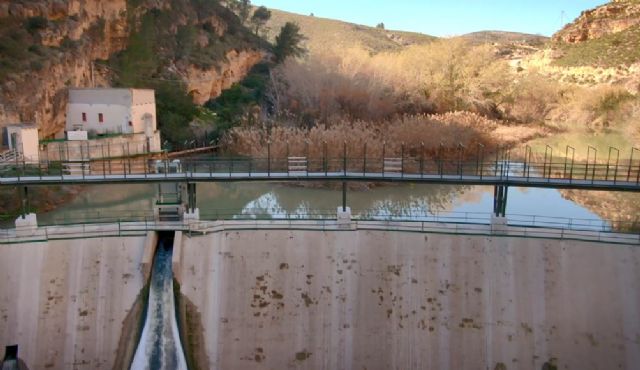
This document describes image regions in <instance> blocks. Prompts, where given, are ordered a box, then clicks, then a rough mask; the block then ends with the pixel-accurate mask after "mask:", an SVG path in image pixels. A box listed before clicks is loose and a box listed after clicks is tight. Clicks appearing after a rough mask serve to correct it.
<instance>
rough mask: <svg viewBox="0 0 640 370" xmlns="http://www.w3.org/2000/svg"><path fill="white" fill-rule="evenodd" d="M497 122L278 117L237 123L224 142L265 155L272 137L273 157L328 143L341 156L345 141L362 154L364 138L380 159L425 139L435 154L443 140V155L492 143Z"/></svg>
mask: <svg viewBox="0 0 640 370" xmlns="http://www.w3.org/2000/svg"><path fill="white" fill-rule="evenodd" d="M495 127H496V125H495V123H494V122H492V121H488V120H486V119H483V118H482V117H479V116H477V115H474V114H470V113H451V114H447V115H436V116H426V115H414V116H403V117H398V118H396V119H394V120H391V121H386V122H383V123H371V122H364V121H355V122H353V121H349V120H338V121H335V122H333V123H331V124H327V125H319V126H315V127H312V128H309V129H306V128H300V127H296V126H295V125H290V124H289V123H288V122H286V121H281V122H280V123H279V124H276V125H275V126H272V127H270V126H267V125H264V126H262V127H257V128H256V127H253V128H252V127H236V128H234V129H232V130H231V131H230V132H229V134H228V135H227V136H226V137H225V140H224V144H225V146H226V147H227V148H228V149H229V150H231V151H232V152H234V153H236V154H241V155H250V156H262V157H266V155H267V153H266V151H267V142H269V141H270V142H271V143H272V144H271V145H270V149H271V154H272V156H273V157H274V158H275V157H281V158H282V157H284V156H286V154H287V148H288V149H289V153H290V154H292V155H302V154H303V153H304V154H307V153H306V152H308V155H309V156H310V157H315V158H319V157H321V156H322V155H323V150H324V148H323V142H326V144H327V150H328V153H327V154H328V156H329V157H333V158H342V156H343V153H342V151H343V143H344V142H345V141H346V142H347V143H348V148H349V153H348V155H349V156H350V157H360V158H362V156H363V155H364V153H363V151H364V146H365V143H366V145H367V157H370V158H381V157H382V155H383V151H384V152H385V156H387V157H393V156H399V155H400V152H401V149H402V145H403V144H404V146H405V153H407V154H408V155H409V154H410V155H413V156H419V155H420V154H421V153H422V152H421V151H422V148H423V146H422V145H423V144H424V150H425V152H424V153H423V154H425V155H427V154H430V155H432V156H433V155H436V153H437V152H438V151H439V149H440V144H441V143H442V144H444V148H445V149H446V153H445V154H448V156H449V157H454V156H455V155H456V149H457V147H458V145H459V144H462V145H464V146H465V147H466V148H473V149H472V150H471V151H469V153H470V154H471V153H475V148H476V147H477V145H478V144H483V145H485V146H487V147H489V146H491V145H492V144H493V142H492V139H491V137H490V132H491V131H492V130H493V129H495ZM307 142H308V144H307ZM385 142H386V144H385Z"/></svg>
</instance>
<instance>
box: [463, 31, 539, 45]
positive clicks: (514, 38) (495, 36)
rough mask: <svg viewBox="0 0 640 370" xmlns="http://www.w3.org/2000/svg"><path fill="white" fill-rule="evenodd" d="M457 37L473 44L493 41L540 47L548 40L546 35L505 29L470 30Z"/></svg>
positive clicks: (494, 42) (495, 42)
mask: <svg viewBox="0 0 640 370" xmlns="http://www.w3.org/2000/svg"><path fill="white" fill-rule="evenodd" d="M459 37H460V38H462V39H465V40H467V41H469V42H471V43H472V44H474V45H478V44H486V43H493V44H519V45H524V46H531V47H540V46H543V45H544V44H545V43H546V42H547V41H549V38H548V37H546V36H541V35H532V34H528V33H520V32H505V31H480V32H472V33H467V34H464V35H462V36H459Z"/></svg>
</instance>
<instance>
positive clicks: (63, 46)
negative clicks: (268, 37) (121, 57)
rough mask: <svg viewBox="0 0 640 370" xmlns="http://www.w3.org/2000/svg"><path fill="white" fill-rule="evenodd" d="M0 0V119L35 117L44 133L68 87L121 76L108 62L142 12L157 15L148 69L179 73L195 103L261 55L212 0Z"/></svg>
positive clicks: (117, 80) (52, 126)
mask: <svg viewBox="0 0 640 370" xmlns="http://www.w3.org/2000/svg"><path fill="white" fill-rule="evenodd" d="M0 1H2V2H0V51H1V53H0V126H2V125H6V124H9V123H15V122H35V123H37V124H38V126H39V127H40V129H41V130H40V135H41V137H43V138H44V137H51V136H52V135H54V134H55V133H56V132H58V131H60V130H61V129H62V128H63V127H64V122H65V111H66V101H67V89H68V88H69V87H90V86H111V85H113V84H120V85H122V84H124V83H126V82H123V81H127V79H123V78H121V77H122V76H121V74H124V72H122V71H119V70H118V68H115V67H114V66H113V63H110V62H109V61H111V60H113V59H114V57H115V56H117V55H118V54H119V53H122V52H126V51H127V50H128V49H130V48H132V47H134V46H135V45H134V44H133V42H134V41H135V40H132V38H133V36H134V35H136V34H137V33H140V29H141V28H143V27H144V25H145V23H144V19H146V18H145V17H147V16H148V15H149V14H152V15H154V16H155V17H156V18H157V19H162V20H163V22H156V23H155V24H154V26H155V28H154V29H153V30H152V31H153V34H154V35H158V38H159V39H162V40H152V39H147V40H143V42H147V43H155V44H156V45H151V47H150V48H149V50H151V53H152V54H153V55H152V58H153V59H155V60H158V61H161V63H158V65H157V66H156V67H155V68H156V70H154V71H152V72H153V73H150V75H151V76H153V78H155V77H156V76H159V78H160V77H162V78H166V76H167V75H166V73H165V72H167V71H168V72H170V73H171V76H177V77H175V78H181V79H182V80H183V82H184V84H185V85H186V86H187V88H188V91H189V92H190V93H191V94H192V96H193V98H194V101H195V102H196V103H198V104H202V103H204V102H206V101H207V100H209V99H211V98H215V97H217V96H218V95H219V94H220V93H221V91H222V90H223V89H225V88H228V87H229V86H231V85H232V84H233V83H235V82H237V81H239V80H241V79H242V78H243V77H244V76H245V75H246V74H247V72H248V71H249V70H250V69H251V68H252V67H253V65H254V64H256V63H258V62H259V61H261V60H262V59H263V57H264V55H265V51H264V45H263V44H260V42H259V41H257V40H255V39H253V38H252V37H251V34H250V32H248V31H247V30H246V29H244V27H242V25H240V23H239V21H238V20H237V18H236V17H235V15H233V13H231V12H230V11H228V10H227V9H226V8H224V7H222V6H220V5H219V4H218V3H217V2H215V1H203V0H171V1H169V0H129V1H127V0H109V1H101V0H30V1H27V0H17V1H14V0H12V1H6V0H0ZM162 16H163V17H164V18H162ZM185 35H187V36H188V37H187V36H185ZM174 36H175V37H174ZM167 39H171V41H172V42H170V43H169V42H163V40H167ZM136 53H139V51H138V50H132V52H131V53H129V54H130V55H135V54H136ZM131 63H132V64H136V63H137V61H136V60H132V61H131ZM168 72H167V73H168ZM149 78H151V77H149ZM138 83H139V81H138ZM133 87H148V86H133ZM150 87H152V88H153V86H150Z"/></svg>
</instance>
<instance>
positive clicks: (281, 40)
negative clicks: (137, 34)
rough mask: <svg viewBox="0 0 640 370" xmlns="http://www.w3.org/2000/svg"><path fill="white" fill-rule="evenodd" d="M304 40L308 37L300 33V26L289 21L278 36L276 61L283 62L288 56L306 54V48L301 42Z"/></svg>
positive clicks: (275, 51) (275, 50)
mask: <svg viewBox="0 0 640 370" xmlns="http://www.w3.org/2000/svg"><path fill="white" fill-rule="evenodd" d="M304 40H306V37H304V35H302V34H301V33H300V26H298V25H297V24H295V23H293V22H287V23H286V24H285V25H284V26H283V27H282V29H280V34H279V35H278V36H276V45H275V48H274V54H275V57H276V63H282V62H284V61H285V59H287V58H288V57H299V56H302V55H304V53H305V52H306V50H305V49H304V48H303V47H302V46H300V43H301V42H302V41H304Z"/></svg>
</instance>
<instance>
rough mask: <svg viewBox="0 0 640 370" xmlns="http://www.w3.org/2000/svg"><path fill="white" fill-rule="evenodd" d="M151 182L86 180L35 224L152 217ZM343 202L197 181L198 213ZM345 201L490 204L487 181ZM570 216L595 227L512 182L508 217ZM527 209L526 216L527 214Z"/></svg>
mask: <svg viewBox="0 0 640 370" xmlns="http://www.w3.org/2000/svg"><path fill="white" fill-rule="evenodd" d="M155 192H156V185H147V184H142V185H138V184H135V185H134V184H132V185H97V186H89V187H87V188H86V191H84V192H83V193H82V194H80V195H79V196H78V197H77V198H76V199H75V200H73V201H72V202H71V203H68V204H66V205H64V206H63V207H61V208H59V209H57V210H55V211H53V212H50V213H47V214H43V215H39V216H38V218H39V221H41V223H53V222H56V223H61V222H65V221H66V222H78V221H98V220H103V219H116V220H117V219H130V218H131V217H141V218H142V217H151V216H152V215H153V211H152V210H153V203H154V196H155ZM341 204H342V193H341V190H340V189H338V188H336V189H328V188H322V187H318V188H309V187H295V186H291V185H288V184H287V185H285V184H278V183H201V184H198V188H197V205H198V207H199V208H200V212H201V215H202V218H204V219H220V218H257V217H260V218H265V217H267V218H284V217H300V218H302V217H305V216H306V215H309V214H313V215H315V217H320V215H321V214H326V215H327V217H331V216H332V215H333V216H335V212H336V208H337V207H338V206H340V205H341ZM347 205H348V206H349V207H351V209H352V212H353V214H354V215H357V216H359V217H362V218H374V219H415V220H433V219H435V218H438V219H443V220H444V219H448V220H449V221H454V222H457V221H463V222H464V220H465V219H467V220H469V221H471V220H475V221H482V220H485V221H488V220H489V218H490V214H491V211H492V209H493V187H486V186H443V185H422V184H420V185H417V184H398V185H389V186H381V187H375V188H373V189H369V190H354V189H350V190H349V191H348V194H347ZM534 215H535V216H536V222H538V223H539V222H556V221H557V222H562V223H565V222H576V221H575V220H574V221H569V219H580V220H590V221H588V222H587V221H580V222H582V223H589V224H593V225H597V226H596V227H601V226H602V225H603V224H606V222H603V220H601V219H600V217H599V216H598V215H596V214H595V213H593V212H591V211H590V210H588V209H586V208H585V207H582V206H580V205H578V204H576V203H574V202H572V201H570V200H567V199H564V198H563V197H562V194H561V193H560V192H559V191H557V190H553V189H535V188H510V189H509V199H508V203H507V218H509V220H510V222H516V221H518V222H523V223H528V222H532V220H533V218H532V217H531V216H534ZM525 216H526V217H525Z"/></svg>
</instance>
